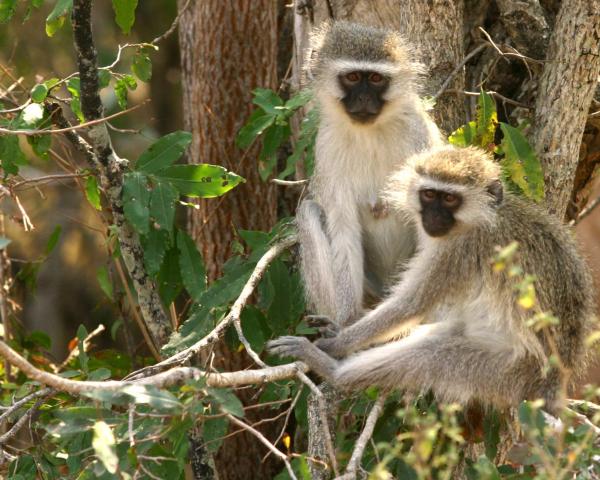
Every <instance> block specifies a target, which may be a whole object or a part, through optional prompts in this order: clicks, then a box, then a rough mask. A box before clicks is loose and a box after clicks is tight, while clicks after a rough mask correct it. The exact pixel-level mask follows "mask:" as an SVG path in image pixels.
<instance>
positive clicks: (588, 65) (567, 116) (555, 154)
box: [532, 0, 600, 218]
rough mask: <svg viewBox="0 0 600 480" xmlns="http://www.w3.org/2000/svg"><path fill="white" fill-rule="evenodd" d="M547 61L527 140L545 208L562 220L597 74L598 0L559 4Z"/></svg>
mask: <svg viewBox="0 0 600 480" xmlns="http://www.w3.org/2000/svg"><path fill="white" fill-rule="evenodd" d="M546 60H547V63H546V64H545V66H544V71H543V73H542V75H541V78H540V81H539V88H538V96H537V100H536V105H535V116H534V131H533V134H532V139H533V142H534V145H535V150H536V153H537V154H538V156H539V158H540V160H541V162H542V166H543V168H544V177H545V181H546V205H547V207H548V210H550V211H551V212H554V213H556V215H557V216H559V217H560V218H564V217H565V213H566V211H567V208H568V206H569V199H570V198H571V190H572V187H573V180H574V175H575V170H576V168H577V164H578V162H579V151H580V148H581V140H582V137H583V131H584V128H585V123H586V120H587V115H588V110H589V108H590V104H591V101H592V97H593V94H594V91H595V88H596V84H597V81H598V75H599V74H600V0H565V1H563V3H562V6H561V9H560V11H559V13H558V17H557V18H556V23H555V27H554V31H553V33H552V37H551V41H550V46H549V48H548V53H547V56H546Z"/></svg>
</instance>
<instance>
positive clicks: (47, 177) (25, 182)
mask: <svg viewBox="0 0 600 480" xmlns="http://www.w3.org/2000/svg"><path fill="white" fill-rule="evenodd" d="M89 176H90V174H89V173H60V174H55V175H43V176H41V177H35V178H26V179H24V180H21V181H20V182H16V183H15V184H14V185H12V188H14V189H17V188H19V187H21V186H23V185H29V184H32V183H42V182H52V181H55V180H66V179H70V178H83V177H89Z"/></svg>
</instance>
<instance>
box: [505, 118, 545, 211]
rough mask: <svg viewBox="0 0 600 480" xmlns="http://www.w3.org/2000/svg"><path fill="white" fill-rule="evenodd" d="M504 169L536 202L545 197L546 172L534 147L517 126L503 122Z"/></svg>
mask: <svg viewBox="0 0 600 480" xmlns="http://www.w3.org/2000/svg"><path fill="white" fill-rule="evenodd" d="M500 128H501V129H502V133H503V137H502V142H501V143H500V151H501V152H502V153H503V154H504V158H503V159H502V160H501V162H500V163H501V165H502V169H503V171H504V173H505V175H507V176H508V177H509V178H510V179H511V180H512V181H513V182H514V183H515V184H517V186H518V187H519V188H520V189H521V190H522V191H523V193H524V194H525V195H526V196H527V197H529V198H531V199H533V200H535V201H536V202H538V201H540V200H542V199H543V198H544V173H543V172H542V165H541V164H540V162H539V160H538V158H537V157H536V156H535V153H534V152H533V149H532V148H531V146H530V145H529V143H528V142H527V140H526V139H525V137H524V136H523V134H522V133H521V131H520V130H519V129H517V128H514V127H511V126H510V125H508V124H506V123H501V124H500Z"/></svg>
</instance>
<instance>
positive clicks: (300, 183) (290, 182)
mask: <svg viewBox="0 0 600 480" xmlns="http://www.w3.org/2000/svg"><path fill="white" fill-rule="evenodd" d="M271 183H274V184H275V185H281V186H283V187H303V186H304V185H306V184H307V183H308V179H304V180H280V179H279V178H274V179H272V180H271Z"/></svg>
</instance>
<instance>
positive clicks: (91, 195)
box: [85, 175, 102, 210]
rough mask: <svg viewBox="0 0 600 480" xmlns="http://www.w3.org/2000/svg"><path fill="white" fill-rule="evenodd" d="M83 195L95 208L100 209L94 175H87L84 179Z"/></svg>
mask: <svg viewBox="0 0 600 480" xmlns="http://www.w3.org/2000/svg"><path fill="white" fill-rule="evenodd" d="M85 196H86V198H87V199H88V202H90V204H91V205H92V207H94V208H95V209H96V210H102V206H101V205H100V189H99V188H98V182H97V181H96V177H95V176H94V175H89V176H88V177H87V178H86V179H85Z"/></svg>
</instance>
